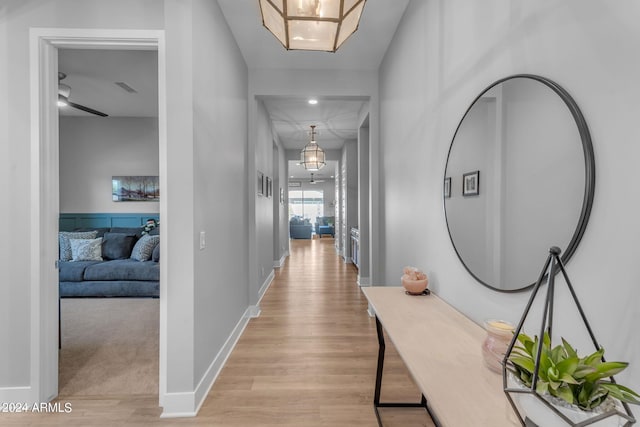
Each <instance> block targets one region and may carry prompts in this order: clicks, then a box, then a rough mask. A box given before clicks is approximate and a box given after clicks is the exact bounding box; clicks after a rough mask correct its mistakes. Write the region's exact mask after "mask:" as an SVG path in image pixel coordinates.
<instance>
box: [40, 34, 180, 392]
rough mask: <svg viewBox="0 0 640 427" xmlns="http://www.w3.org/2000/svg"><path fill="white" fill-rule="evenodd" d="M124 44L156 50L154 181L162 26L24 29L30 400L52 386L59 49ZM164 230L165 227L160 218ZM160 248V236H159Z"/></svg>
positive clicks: (162, 151) (161, 123) (162, 117)
mask: <svg viewBox="0 0 640 427" xmlns="http://www.w3.org/2000/svg"><path fill="white" fill-rule="evenodd" d="M61 48H68V49H78V48H83V49H123V50H125V49H131V50H157V52H158V99H159V111H158V130H159V159H160V162H159V163H160V167H159V177H160V178H159V179H160V188H166V184H167V177H166V171H167V138H166V134H167V133H166V126H167V124H166V77H165V72H164V70H165V55H164V49H165V48H164V34H163V32H162V31H153V30H91V29H81V30H75V29H46V28H34V29H31V33H30V54H31V59H32V66H31V75H30V86H31V88H32V90H31V99H30V101H31V105H32V106H33V107H32V110H31V123H32V131H31V165H32V167H31V171H32V172H31V174H32V175H31V182H32V184H31V188H32V194H33V197H32V203H31V205H32V208H33V209H32V212H33V213H32V216H31V226H32V241H31V243H32V244H31V256H32V257H33V259H38V260H39V263H38V264H36V265H35V267H34V268H33V270H32V271H31V276H30V289H31V295H32V307H31V337H32V346H31V349H32V350H31V364H32V369H31V372H32V373H33V374H32V375H33V379H32V381H31V384H32V385H33V390H32V398H33V400H34V401H40V402H45V401H50V400H51V399H53V398H55V397H56V396H57V394H58V330H57V329H58V316H59V305H58V302H59V299H58V287H57V284H58V272H57V269H56V267H57V261H56V260H57V258H58V216H59V215H58V213H59V212H60V209H59V195H60V191H59V185H60V182H59V172H60V171H59V138H58V132H59V122H58V110H57V108H58V107H57V102H56V101H57V98H58V49H61ZM167 209H168V197H167V196H165V197H162V198H161V199H160V207H159V212H160V216H161V217H163V218H165V219H166V218H167V216H166V213H167ZM163 227H164V231H165V232H166V230H167V229H168V228H169V227H170V224H168V223H167V222H166V221H165V223H164V224H163ZM160 244H161V246H162V247H161V250H162V252H163V253H165V254H166V253H167V252H166V250H165V246H166V243H165V242H163V241H161V243H160ZM166 279H167V263H161V265H160V283H161V284H166V283H167V280H166ZM165 288H166V286H160V293H161V296H160V320H159V323H160V325H159V330H160V351H159V353H160V362H159V365H160V372H159V393H160V396H161V399H162V396H163V394H164V393H166V353H167V352H166V340H165V336H164V335H163V333H164V331H166V329H167V328H166V323H167V316H166V310H167V300H166V295H167V291H166V289H165Z"/></svg>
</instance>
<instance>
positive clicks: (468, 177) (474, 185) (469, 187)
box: [462, 171, 480, 197]
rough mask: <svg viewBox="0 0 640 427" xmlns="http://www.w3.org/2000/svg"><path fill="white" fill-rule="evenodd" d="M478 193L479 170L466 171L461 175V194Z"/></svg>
mask: <svg viewBox="0 0 640 427" xmlns="http://www.w3.org/2000/svg"><path fill="white" fill-rule="evenodd" d="M479 194H480V171H473V172H468V173H465V174H464V175H462V195H463V196H465V197H466V196H477V195H479Z"/></svg>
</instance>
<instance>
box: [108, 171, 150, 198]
mask: <svg viewBox="0 0 640 427" xmlns="http://www.w3.org/2000/svg"><path fill="white" fill-rule="evenodd" d="M111 196H112V199H113V201H114V202H157V201H159V200H160V186H159V180H158V176H146V175H132V176H112V177H111Z"/></svg>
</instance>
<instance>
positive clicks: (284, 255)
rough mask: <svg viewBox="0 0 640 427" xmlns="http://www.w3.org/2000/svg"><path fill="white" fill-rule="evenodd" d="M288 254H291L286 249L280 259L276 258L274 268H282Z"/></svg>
mask: <svg viewBox="0 0 640 427" xmlns="http://www.w3.org/2000/svg"><path fill="white" fill-rule="evenodd" d="M288 256H289V251H285V253H284V254H282V257H281V258H280V259H279V260H274V261H273V267H274V268H282V266H283V265H284V262H285V261H286V259H287V257H288Z"/></svg>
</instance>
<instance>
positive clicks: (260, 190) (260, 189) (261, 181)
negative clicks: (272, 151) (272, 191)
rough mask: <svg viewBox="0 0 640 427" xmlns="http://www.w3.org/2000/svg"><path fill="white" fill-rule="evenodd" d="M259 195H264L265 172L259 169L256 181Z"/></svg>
mask: <svg viewBox="0 0 640 427" xmlns="http://www.w3.org/2000/svg"><path fill="white" fill-rule="evenodd" d="M256 186H257V191H258V196H264V174H263V173H262V172H260V171H258V181H257V182H256Z"/></svg>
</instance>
